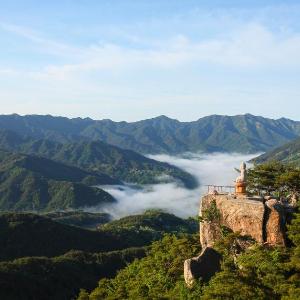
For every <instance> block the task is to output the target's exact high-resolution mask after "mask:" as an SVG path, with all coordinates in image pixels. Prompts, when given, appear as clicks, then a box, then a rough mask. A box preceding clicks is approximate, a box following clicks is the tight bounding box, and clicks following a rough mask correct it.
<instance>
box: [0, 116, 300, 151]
mask: <svg viewBox="0 0 300 300" xmlns="http://www.w3.org/2000/svg"><path fill="white" fill-rule="evenodd" d="M0 128H4V129H9V130H13V131H16V132H17V133H19V134H21V135H27V136H32V137H36V138H46V139H49V140H55V141H59V142H70V141H71V142H74V141H75V142H77V141H78V140H81V139H85V140H91V139H92V140H101V141H104V142H107V143H109V144H112V145H116V146H119V147H121V148H126V149H131V150H134V151H137V152H140V153H180V152H185V151H207V152H212V151H234V152H243V153H249V152H258V151H266V150H269V149H271V148H273V147H275V146H279V145H282V144H284V143H285V142H287V141H289V140H292V139H294V138H296V137H297V136H299V135H300V122H296V121H292V120H289V119H284V118H281V119H278V120H273V119H268V118H263V117H258V116H253V115H250V114H246V115H237V116H220V115H212V116H208V117H204V118H201V119H199V120H197V121H193V122H179V121H177V120H174V119H170V118H167V117H165V116H161V117H157V118H153V119H148V120H142V121H138V122H132V123H128V122H113V121H111V120H100V121H95V120H92V119H89V118H87V119H81V118H75V119H68V118H64V117H52V116H49V115H47V116H40V115H28V116H19V115H2V116H0Z"/></svg>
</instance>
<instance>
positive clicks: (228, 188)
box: [205, 184, 235, 194]
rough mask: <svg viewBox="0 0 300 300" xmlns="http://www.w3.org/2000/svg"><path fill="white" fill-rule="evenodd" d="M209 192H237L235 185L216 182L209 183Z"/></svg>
mask: <svg viewBox="0 0 300 300" xmlns="http://www.w3.org/2000/svg"><path fill="white" fill-rule="evenodd" d="M205 186H206V187H207V193H208V194H211V193H215V192H217V193H218V194H232V193H234V192H235V186H232V185H215V184H207V185H205Z"/></svg>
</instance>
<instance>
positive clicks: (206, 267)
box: [184, 247, 221, 287]
mask: <svg viewBox="0 0 300 300" xmlns="http://www.w3.org/2000/svg"><path fill="white" fill-rule="evenodd" d="M220 265H221V255H220V254H219V253H218V252H217V251H216V250H214V249H213V248H210V247H206V248H205V249H204V250H203V251H202V253H201V254H200V255H199V256H198V257H193V258H190V259H187V260H186V261H185V262H184V278H185V281H186V283H187V285H188V286H189V287H191V286H192V285H193V283H194V280H195V278H200V277H201V278H202V279H203V280H204V281H207V280H209V279H210V278H211V277H212V276H213V275H214V274H215V273H216V272H218V271H220V267H221V266H220Z"/></svg>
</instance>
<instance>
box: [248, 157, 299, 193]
mask: <svg viewBox="0 0 300 300" xmlns="http://www.w3.org/2000/svg"><path fill="white" fill-rule="evenodd" d="M247 181H248V189H249V191H250V192H253V193H255V194H257V193H260V194H263V195H270V194H272V193H273V194H276V195H277V196H282V195H287V194H289V193H293V194H299V193H300V169H299V168H298V167H296V166H293V165H288V164H283V163H281V162H277V161H271V162H267V163H265V164H259V165H254V167H253V168H251V169H249V171H248V180H247Z"/></svg>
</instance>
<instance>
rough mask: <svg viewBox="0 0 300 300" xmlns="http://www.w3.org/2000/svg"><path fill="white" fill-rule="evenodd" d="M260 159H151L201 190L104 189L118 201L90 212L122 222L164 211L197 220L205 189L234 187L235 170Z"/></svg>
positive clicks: (194, 156)
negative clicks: (171, 167)
mask: <svg viewBox="0 0 300 300" xmlns="http://www.w3.org/2000/svg"><path fill="white" fill-rule="evenodd" d="M255 156H257V155H253V154H252V155H241V154H224V153H222V154H221V153H215V154H195V153H186V154H184V155H181V156H170V155H151V156H149V157H150V158H153V159H156V160H159V161H163V162H167V163H170V164H173V165H175V166H177V167H179V168H181V169H183V170H185V171H187V172H189V173H190V174H192V175H194V176H195V177H196V178H197V179H198V181H199V187H198V188H196V189H193V190H189V189H186V188H184V187H183V186H182V185H181V184H178V183H176V182H174V183H162V184H155V185H144V186H142V187H141V188H137V187H135V186H133V185H125V186H105V187H102V188H103V189H104V190H106V191H107V192H108V193H110V194H111V195H112V196H113V197H115V199H116V200H117V201H118V202H117V203H116V204H112V205H109V206H107V207H105V208H103V207H102V208H96V207H93V208H89V209H87V210H88V211H105V212H107V213H109V214H111V215H112V216H113V218H120V217H124V216H126V215H132V214H137V213H141V212H143V211H145V210H146V209H152V208H155V209H163V210H165V211H168V212H170V213H174V214H176V215H177V216H180V217H184V218H185V217H188V216H195V215H197V213H198V208H199V200H200V197H201V196H202V195H203V193H205V192H206V191H207V187H205V185H208V184H215V185H234V179H235V178H236V177H237V176H238V173H237V172H236V171H235V169H234V168H235V167H239V166H240V163H241V162H242V161H248V160H250V159H251V158H253V157H255Z"/></svg>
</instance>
